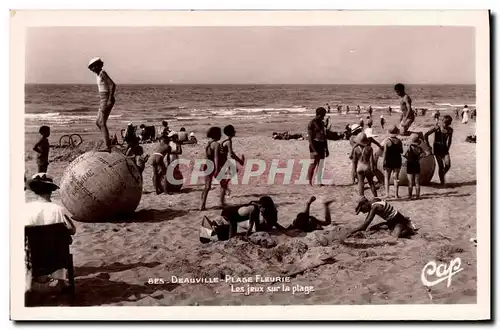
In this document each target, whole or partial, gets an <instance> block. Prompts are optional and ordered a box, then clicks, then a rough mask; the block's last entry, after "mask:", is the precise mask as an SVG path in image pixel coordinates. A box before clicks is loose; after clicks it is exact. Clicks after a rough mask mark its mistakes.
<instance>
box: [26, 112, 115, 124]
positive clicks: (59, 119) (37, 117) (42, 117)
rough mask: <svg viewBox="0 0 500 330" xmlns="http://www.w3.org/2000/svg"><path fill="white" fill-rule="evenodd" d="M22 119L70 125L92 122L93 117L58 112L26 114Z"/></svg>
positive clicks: (111, 116)
mask: <svg viewBox="0 0 500 330" xmlns="http://www.w3.org/2000/svg"><path fill="white" fill-rule="evenodd" d="M122 116H123V114H119V115H110V116H109V118H120V117H122ZM24 118H25V119H27V120H30V121H45V122H54V123H67V124H68V123H72V122H78V121H93V120H95V119H96V116H95V115H61V114H60V113H59V112H50V113H27V114H25V115H24Z"/></svg>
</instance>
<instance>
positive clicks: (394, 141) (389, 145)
mask: <svg viewBox="0 0 500 330" xmlns="http://www.w3.org/2000/svg"><path fill="white" fill-rule="evenodd" d="M388 133H389V137H387V138H386V139H385V140H384V141H383V142H382V146H383V148H384V153H383V156H382V157H383V160H384V172H385V173H384V176H385V198H389V180H390V177H391V174H392V175H393V181H394V188H395V190H396V194H395V196H396V198H399V171H400V170H401V165H402V159H401V156H402V154H403V142H401V140H400V139H398V134H399V128H398V127H397V126H396V125H393V126H392V127H391V128H389V130H388Z"/></svg>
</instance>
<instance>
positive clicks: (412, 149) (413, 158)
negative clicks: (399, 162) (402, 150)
mask: <svg viewBox="0 0 500 330" xmlns="http://www.w3.org/2000/svg"><path fill="white" fill-rule="evenodd" d="M419 149H420V150H419ZM421 154H422V149H421V148H420V147H418V146H415V145H410V146H409V147H408V151H407V152H406V159H407V165H406V173H408V174H420V155H421Z"/></svg>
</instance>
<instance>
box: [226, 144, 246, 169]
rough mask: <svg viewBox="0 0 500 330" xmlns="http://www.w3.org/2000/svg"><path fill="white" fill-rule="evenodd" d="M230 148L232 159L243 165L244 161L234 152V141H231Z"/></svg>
mask: <svg viewBox="0 0 500 330" xmlns="http://www.w3.org/2000/svg"><path fill="white" fill-rule="evenodd" d="M228 148H229V154H230V155H231V158H233V159H234V160H236V161H237V162H238V164H240V165H243V159H241V158H240V157H238V156H237V155H236V153H235V152H234V150H233V140H232V139H229V145H228Z"/></svg>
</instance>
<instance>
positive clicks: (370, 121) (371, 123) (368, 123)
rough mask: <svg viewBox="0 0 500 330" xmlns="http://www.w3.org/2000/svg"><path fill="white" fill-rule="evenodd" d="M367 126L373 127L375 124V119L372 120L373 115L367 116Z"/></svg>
mask: <svg viewBox="0 0 500 330" xmlns="http://www.w3.org/2000/svg"><path fill="white" fill-rule="evenodd" d="M366 126H367V127H368V128H372V126H373V120H372V117H371V116H366Z"/></svg>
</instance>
